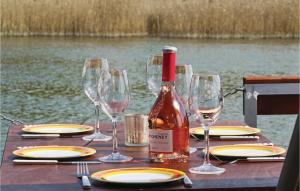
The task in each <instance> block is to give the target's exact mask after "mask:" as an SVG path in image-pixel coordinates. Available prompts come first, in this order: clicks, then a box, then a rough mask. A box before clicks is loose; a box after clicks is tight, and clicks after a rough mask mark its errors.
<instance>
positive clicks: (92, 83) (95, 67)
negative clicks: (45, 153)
mask: <svg viewBox="0 0 300 191" xmlns="http://www.w3.org/2000/svg"><path fill="white" fill-rule="evenodd" d="M104 70H108V62H107V59H105V58H88V59H86V60H85V63H84V67H83V71H82V82H83V88H84V92H85V94H86V95H87V96H88V98H89V99H90V100H91V101H92V102H93V103H94V105H95V107H96V109H95V113H96V124H95V130H94V133H93V134H91V135H87V136H84V137H82V139H83V140H85V141H109V140H111V138H112V137H111V136H108V135H104V134H102V133H101V131H100V120H99V114H100V107H101V106H100V102H99V94H98V82H99V79H100V76H101V72H102V71H104Z"/></svg>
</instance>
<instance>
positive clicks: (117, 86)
mask: <svg viewBox="0 0 300 191" xmlns="http://www.w3.org/2000/svg"><path fill="white" fill-rule="evenodd" d="M98 92H99V95H100V103H101V106H102V110H103V111H104V112H105V113H106V114H107V115H108V116H109V118H110V119H111V120H112V129H113V151H112V153H111V154H110V155H108V156H104V157H101V158H99V160H100V161H102V162H127V161H130V160H132V157H130V156H125V155H122V154H120V153H119V151H118V140H117V122H118V121H119V120H120V119H121V117H122V115H123V112H124V110H125V109H126V108H127V106H128V102H129V97H130V95H129V85H128V79H127V73H126V70H120V69H110V70H109V71H103V72H102V75H101V78H100V80H99V86H98Z"/></svg>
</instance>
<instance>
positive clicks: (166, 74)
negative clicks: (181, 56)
mask: <svg viewBox="0 0 300 191" xmlns="http://www.w3.org/2000/svg"><path fill="white" fill-rule="evenodd" d="M175 61H176V52H164V53H163V65H162V81H163V82H174V81H175V69H176V68H175V65H176V63H175Z"/></svg>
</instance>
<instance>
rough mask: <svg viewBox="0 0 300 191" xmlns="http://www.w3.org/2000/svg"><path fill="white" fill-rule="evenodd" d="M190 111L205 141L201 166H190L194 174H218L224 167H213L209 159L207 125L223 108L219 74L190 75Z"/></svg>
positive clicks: (213, 120)
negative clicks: (202, 132) (200, 127)
mask: <svg viewBox="0 0 300 191" xmlns="http://www.w3.org/2000/svg"><path fill="white" fill-rule="evenodd" d="M189 107H190V112H191V114H192V115H194V117H195V119H196V121H197V122H198V123H200V124H201V125H202V127H203V128H204V138H205V143H206V149H205V156H204V163H203V164H202V165H201V166H198V167H193V168H190V169H189V171H190V172H191V173H196V174H220V173H223V172H225V169H224V168H219V167H215V166H213V165H212V164H211V163H210V160H209V127H210V126H211V125H213V124H214V123H215V122H216V121H217V120H218V118H219V115H220V113H221V110H222V108H223V93H222V88H221V82H220V77H219V75H201V74H194V75H193V76H192V80H191V85H190V91H189Z"/></svg>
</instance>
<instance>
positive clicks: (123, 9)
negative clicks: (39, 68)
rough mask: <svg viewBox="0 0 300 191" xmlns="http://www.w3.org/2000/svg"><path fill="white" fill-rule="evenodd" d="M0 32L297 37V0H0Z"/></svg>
mask: <svg viewBox="0 0 300 191" xmlns="http://www.w3.org/2000/svg"><path fill="white" fill-rule="evenodd" d="M1 35H83V36H85V35H87V36H104V37H111V36H113V37H118V36H147V35H150V36H165V37H188V38H250V37H255V38H273V37H277V38H299V0H252V1H245V0H226V1H225V0H151V1H150V0H1Z"/></svg>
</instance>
